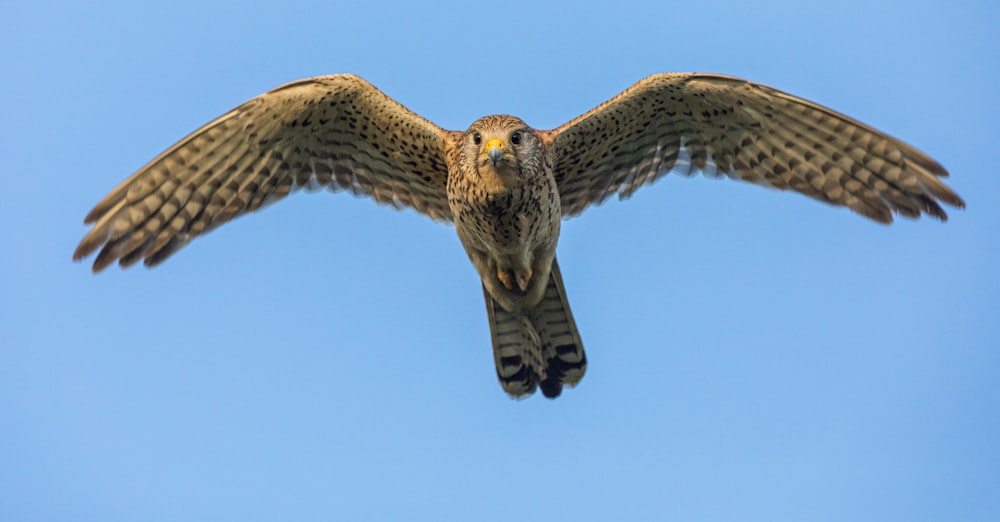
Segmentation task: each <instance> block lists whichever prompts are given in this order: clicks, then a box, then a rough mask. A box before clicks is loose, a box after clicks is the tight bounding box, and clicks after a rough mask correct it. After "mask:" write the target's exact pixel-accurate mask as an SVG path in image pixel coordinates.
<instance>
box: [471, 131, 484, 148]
mask: <svg viewBox="0 0 1000 522" xmlns="http://www.w3.org/2000/svg"><path fill="white" fill-rule="evenodd" d="M472 141H473V142H474V143H475V144H476V145H479V144H480V143H482V142H483V137H482V136H481V135H480V134H479V133H478V132H477V133H475V134H473V135H472Z"/></svg>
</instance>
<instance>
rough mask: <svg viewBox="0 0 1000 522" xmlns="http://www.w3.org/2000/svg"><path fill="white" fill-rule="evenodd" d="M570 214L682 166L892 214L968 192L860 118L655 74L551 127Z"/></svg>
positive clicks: (933, 211) (741, 83) (729, 85)
mask: <svg viewBox="0 0 1000 522" xmlns="http://www.w3.org/2000/svg"><path fill="white" fill-rule="evenodd" d="M543 136H544V138H545V139H546V141H547V142H548V144H549V153H550V154H551V157H552V158H553V167H554V171H555V176H556V183H557V184H558V186H559V193H560V196H561V199H562V212H563V215H564V216H569V215H576V214H579V213H580V212H582V211H583V210H584V209H586V208H587V207H588V206H590V205H591V204H594V203H601V202H603V201H604V200H605V199H607V198H608V197H609V196H611V195H612V194H615V193H618V194H619V198H621V199H624V198H627V197H629V196H631V194H632V192H633V191H635V189H637V188H639V187H641V186H642V185H645V184H647V183H650V182H652V181H654V180H656V179H657V178H658V177H659V176H661V175H663V174H666V173H667V172H669V171H671V170H673V169H675V168H677V169H678V170H680V171H681V172H682V173H686V174H691V173H693V172H695V171H696V170H701V171H702V172H704V173H705V174H706V175H710V176H721V175H727V176H729V177H731V178H733V179H742V180H744V181H750V182H753V183H757V184H760V185H764V186H768V187H772V188H776V189H781V190H787V189H791V190H795V191H798V192H801V193H803V194H805V195H807V196H810V197H813V198H816V199H818V200H820V201H824V202H826V203H831V204H835V205H843V206H846V207H849V208H851V209H852V210H854V211H855V212H858V213H859V214H862V215H864V216H867V217H869V218H871V219H874V220H876V221H880V222H882V223H891V222H892V213H893V212H897V213H899V214H902V215H904V216H907V217H913V218H916V217H919V216H920V214H921V213H925V214H928V215H931V216H935V217H937V218H940V219H941V220H945V219H947V215H946V214H945V212H944V210H942V209H941V207H940V205H939V204H938V202H939V201H941V202H944V203H947V204H949V205H953V206H956V207H964V206H965V203H964V202H963V201H962V199H961V198H960V197H958V195H957V194H955V193H954V192H952V190H951V189H949V188H948V187H947V186H945V185H944V183H942V182H941V181H940V179H939V178H943V177H947V176H948V171H946V170H945V169H944V167H942V166H941V165H940V164H938V163H937V162H936V161H934V160H933V159H931V158H930V157H928V156H927V155H925V154H924V153H922V152H920V151H919V150H917V149H915V148H914V147H912V146H910V145H907V144H906V143H903V142H902V141H899V140H897V139H895V138H893V137H891V136H888V135H886V134H883V133H881V132H879V131H877V130H875V129H873V128H871V127H869V126H867V125H865V124H863V123H861V122H859V121H857V120H853V119H851V118H848V117H847V116H844V115H843V114H840V113H838V112H835V111H833V110H830V109H828V108H826V107H823V106H820V105H817V104H815V103H812V102H810V101H807V100H804V99H802V98H798V97H795V96H792V95H790V94H786V93H784V92H781V91H779V90H777V89H772V88H770V87H767V86H765V85H760V84H756V83H752V82H748V81H746V80H741V79H739V78H733V77H729V76H722V75H715V74H658V75H654V76H650V77H648V78H646V79H644V80H642V81H640V82H638V83H636V84H635V85H633V86H632V87H630V88H629V89H627V90H626V91H624V92H622V93H621V94H619V95H618V96H616V97H614V98H612V99H611V100H608V101H607V102H605V103H603V104H601V105H600V106H598V107H597V108H595V109H593V110H592V111H590V112H588V113H586V114H584V115H582V116H580V117H578V118H576V119H574V120H572V121H570V122H569V123H566V124H565V125H563V126H561V127H559V128H558V129H555V130H551V131H545V132H543Z"/></svg>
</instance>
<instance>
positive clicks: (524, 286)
mask: <svg viewBox="0 0 1000 522" xmlns="http://www.w3.org/2000/svg"><path fill="white" fill-rule="evenodd" d="M533 275H535V271H534V270H532V269H530V268H529V269H528V271H527V272H521V273H520V274H517V287H518V288H520V289H521V291H522V292H527V291H528V283H530V282H531V276H533Z"/></svg>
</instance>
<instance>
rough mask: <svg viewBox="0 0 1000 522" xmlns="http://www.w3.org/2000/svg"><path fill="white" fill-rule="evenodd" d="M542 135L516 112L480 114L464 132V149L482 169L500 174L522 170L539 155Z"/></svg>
mask: <svg viewBox="0 0 1000 522" xmlns="http://www.w3.org/2000/svg"><path fill="white" fill-rule="evenodd" d="M540 147H541V138H539V136H538V134H537V133H536V132H535V131H534V129H532V128H531V127H529V126H528V125H527V124H525V123H524V121H522V120H520V119H519V118H515V117H513V116H486V117H485V118H480V119H479V120H477V121H476V122H475V123H473V124H472V126H471V127H469V130H468V131H466V133H465V143H464V145H463V149H464V151H465V155H466V158H468V159H471V160H472V161H473V162H474V163H475V165H476V167H478V169H479V170H480V171H481V172H482V171H484V170H485V171H488V172H496V173H497V174H498V175H500V176H501V177H507V176H513V175H516V174H518V173H520V172H521V171H522V170H523V168H524V167H525V165H526V164H530V163H531V162H532V158H534V157H536V156H538V151H539V149H540Z"/></svg>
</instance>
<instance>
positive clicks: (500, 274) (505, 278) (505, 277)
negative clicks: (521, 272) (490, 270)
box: [497, 270, 514, 290]
mask: <svg viewBox="0 0 1000 522" xmlns="http://www.w3.org/2000/svg"><path fill="white" fill-rule="evenodd" d="M497 279H499V280H500V282H501V283H502V284H503V286H504V287H505V288H506V289H507V290H513V289H514V273H513V272H511V271H507V270H497Z"/></svg>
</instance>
